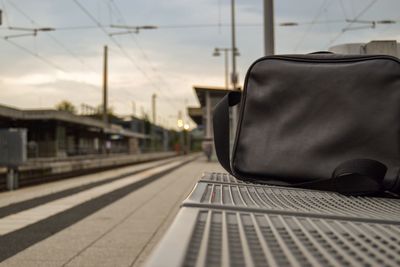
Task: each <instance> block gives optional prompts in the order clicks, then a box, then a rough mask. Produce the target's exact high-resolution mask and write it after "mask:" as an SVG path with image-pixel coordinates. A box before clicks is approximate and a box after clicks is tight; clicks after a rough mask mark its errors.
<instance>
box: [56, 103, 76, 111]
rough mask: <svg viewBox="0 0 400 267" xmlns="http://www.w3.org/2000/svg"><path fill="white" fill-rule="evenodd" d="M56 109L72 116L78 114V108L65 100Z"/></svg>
mask: <svg viewBox="0 0 400 267" xmlns="http://www.w3.org/2000/svg"><path fill="white" fill-rule="evenodd" d="M56 109H57V110H62V111H67V112H70V113H72V114H76V113H77V109H76V107H75V106H74V105H73V104H72V103H71V102H69V101H67V100H63V101H61V102H60V103H58V104H57V105H56Z"/></svg>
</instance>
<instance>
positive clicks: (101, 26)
mask: <svg viewBox="0 0 400 267" xmlns="http://www.w3.org/2000/svg"><path fill="white" fill-rule="evenodd" d="M73 1H74V3H75V4H76V5H77V6H78V7H79V8H80V9H81V11H82V12H83V13H85V14H86V16H88V17H89V18H90V19H91V20H92V21H93V22H94V23H95V24H96V25H97V26H98V27H99V29H100V30H101V31H102V32H103V33H104V34H105V35H106V36H107V37H108V38H109V39H110V40H111V41H112V42H113V43H114V45H116V46H117V47H118V49H119V50H121V52H122V53H123V54H124V56H125V57H126V58H127V59H128V60H129V61H130V62H131V63H132V64H133V65H134V66H135V68H136V69H137V70H139V71H140V72H141V73H142V74H143V76H144V77H146V79H147V80H148V81H149V82H150V84H151V85H152V86H153V87H154V88H155V89H156V90H157V91H158V92H159V93H160V94H163V92H162V91H161V89H160V88H158V86H156V85H155V84H154V82H153V81H152V79H151V78H150V76H148V74H147V73H146V72H145V71H144V70H143V69H142V68H141V67H140V66H139V65H138V64H137V62H136V61H135V60H134V59H133V58H132V56H131V55H130V54H129V53H128V52H127V51H126V49H125V48H124V47H123V46H122V45H121V44H120V43H119V42H118V41H117V40H116V38H114V37H113V36H110V35H109V32H108V31H107V30H106V29H105V27H104V26H103V25H102V24H101V23H100V22H99V21H98V20H97V19H96V18H95V17H94V16H93V15H92V14H91V12H90V11H89V10H88V9H87V8H86V7H84V6H83V5H82V4H81V3H79V1H77V0H73ZM163 95H164V94H163ZM164 98H165V99H166V100H167V102H168V103H169V104H170V105H171V107H172V108H173V109H174V110H175V108H176V107H175V104H174V103H173V102H172V101H171V100H170V99H169V98H168V97H167V96H164Z"/></svg>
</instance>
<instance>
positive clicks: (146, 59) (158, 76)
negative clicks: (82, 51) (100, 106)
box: [110, 0, 178, 99]
mask: <svg viewBox="0 0 400 267" xmlns="http://www.w3.org/2000/svg"><path fill="white" fill-rule="evenodd" d="M110 2H111V3H112V4H113V5H114V7H115V10H116V11H117V12H118V15H119V16H120V18H121V22H123V24H125V26H126V25H127V23H126V20H125V17H124V15H123V14H122V12H121V10H120V9H119V7H118V5H117V4H116V3H115V1H113V0H110ZM129 35H130V37H131V39H132V40H133V42H134V44H135V45H136V46H137V48H138V49H139V51H140V52H141V54H142V56H143V58H144V59H145V61H146V62H147V64H148V65H149V66H150V69H151V70H152V71H153V72H154V74H155V75H156V76H157V78H158V79H159V80H160V82H161V83H163V84H164V86H165V87H166V88H167V89H168V91H169V92H170V93H171V94H173V95H174V99H178V97H177V96H176V95H175V93H174V92H173V91H172V89H171V88H170V87H169V85H168V83H167V82H166V81H165V80H164V78H163V77H162V75H161V74H160V71H159V70H158V69H157V68H156V67H155V66H154V64H153V63H152V62H151V60H150V58H149V56H148V55H147V53H146V52H145V51H144V49H143V48H142V46H141V45H140V43H139V40H138V39H137V38H136V37H135V35H134V34H132V33H130V34H129Z"/></svg>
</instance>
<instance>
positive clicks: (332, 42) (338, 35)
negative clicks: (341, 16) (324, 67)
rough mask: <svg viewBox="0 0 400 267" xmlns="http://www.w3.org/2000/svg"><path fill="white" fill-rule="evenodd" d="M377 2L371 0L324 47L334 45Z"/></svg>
mask: <svg viewBox="0 0 400 267" xmlns="http://www.w3.org/2000/svg"><path fill="white" fill-rule="evenodd" d="M376 2H378V0H372V1H371V2H369V4H368V5H366V6H365V7H364V8H363V9H362V10H361V11H360V12H359V13H358V14H357V16H355V17H354V18H353V19H352V20H351V22H349V23H348V24H347V25H346V27H345V28H343V29H342V30H341V31H340V32H339V33H338V34H337V35H336V36H335V37H334V38H333V39H331V40H330V41H329V43H328V44H327V45H326V47H328V48H329V47H330V46H331V45H332V44H334V43H335V42H336V41H337V40H338V39H339V38H340V37H341V36H342V35H343V34H344V33H345V32H346V31H347V30H348V29H350V27H351V26H352V25H353V24H354V23H355V22H356V21H357V20H358V19H359V18H360V17H362V16H363V15H364V14H365V13H366V12H367V11H368V10H369V9H370V8H371V7H372V6H373V5H374V4H375V3H376Z"/></svg>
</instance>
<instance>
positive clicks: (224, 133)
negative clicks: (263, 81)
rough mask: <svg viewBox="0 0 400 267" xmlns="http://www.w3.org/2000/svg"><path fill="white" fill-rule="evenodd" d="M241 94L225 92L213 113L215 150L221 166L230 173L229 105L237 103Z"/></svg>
mask: <svg viewBox="0 0 400 267" xmlns="http://www.w3.org/2000/svg"><path fill="white" fill-rule="evenodd" d="M241 94H242V93H241V92H238V91H232V92H229V93H227V94H226V95H225V96H224V97H223V98H222V100H221V101H220V102H219V103H218V104H217V105H216V106H215V108H214V114H213V129H214V145H215V152H216V154H217V158H218V161H219V162H220V163H221V165H222V167H224V169H225V170H226V171H227V172H228V173H230V174H232V169H231V161H230V149H229V128H230V127H229V107H233V106H235V105H237V104H239V102H240V99H241ZM232 175H233V174H232Z"/></svg>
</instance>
